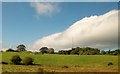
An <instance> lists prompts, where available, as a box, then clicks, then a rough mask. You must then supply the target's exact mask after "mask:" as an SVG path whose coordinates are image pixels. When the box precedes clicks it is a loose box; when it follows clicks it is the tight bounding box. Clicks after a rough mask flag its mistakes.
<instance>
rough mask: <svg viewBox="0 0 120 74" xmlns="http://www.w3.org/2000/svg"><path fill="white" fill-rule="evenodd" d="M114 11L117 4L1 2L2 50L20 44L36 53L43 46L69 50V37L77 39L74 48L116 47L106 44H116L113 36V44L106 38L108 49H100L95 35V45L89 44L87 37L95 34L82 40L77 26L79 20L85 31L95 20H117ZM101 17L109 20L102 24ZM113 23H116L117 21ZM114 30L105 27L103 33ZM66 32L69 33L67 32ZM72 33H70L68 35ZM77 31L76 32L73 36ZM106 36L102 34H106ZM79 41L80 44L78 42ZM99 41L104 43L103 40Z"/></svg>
mask: <svg viewBox="0 0 120 74" xmlns="http://www.w3.org/2000/svg"><path fill="white" fill-rule="evenodd" d="M114 10H118V5H117V2H101V3H100V2H52V3H43V2H4V3H2V44H3V48H9V47H12V48H15V47H16V46H17V45H19V44H25V45H26V46H27V48H28V50H37V49H39V48H40V47H42V46H48V47H53V48H55V49H56V50H59V49H67V48H70V47H71V40H72V39H71V37H73V35H74V37H73V38H74V40H75V39H76V42H75V46H95V47H97V46H96V45H98V48H102V49H103V48H104V49H105V48H111V49H112V48H117V47H116V45H113V46H112V45H110V44H112V43H109V42H113V44H115V43H117V42H116V40H114V39H116V38H117V35H116V34H115V35H116V37H115V38H114V39H113V40H114V41H110V40H111V39H112V37H109V38H111V39H109V38H108V42H105V44H106V45H107V46H102V45H101V44H102V43H100V41H97V40H98V39H99V38H98V37H96V36H95V38H94V39H96V41H93V42H96V43H98V44H95V45H94V44H93V45H90V44H91V43H90V44H88V43H89V42H90V41H91V42H92V40H93V38H91V37H90V36H94V35H96V34H95V33H93V34H90V33H91V32H87V35H88V34H90V35H88V36H85V37H86V38H84V37H82V36H83V35H84V34H83V33H84V32H82V33H81V31H79V30H81V29H83V28H81V27H82V26H81V25H79V23H81V22H82V21H83V23H82V25H85V26H87V24H88V26H87V27H86V28H84V29H83V30H85V31H87V30H89V28H88V27H90V28H93V27H92V26H93V24H95V23H94V20H100V21H95V22H96V23H98V24H100V22H103V23H105V22H107V21H108V22H110V21H111V19H110V20H109V16H108V15H110V16H111V17H112V16H113V20H115V19H116V17H114V16H116V14H117V13H116V11H114ZM107 13H108V15H107ZM112 13H114V14H112ZM105 14H106V15H105ZM99 17H100V18H99ZM102 18H103V19H108V20H107V21H104V20H102V21H101V19H102ZM84 19H85V20H86V21H91V22H92V24H90V25H89V23H86V21H85V20H84ZM76 22H78V25H77V26H76V27H73V29H70V28H71V26H73V25H74V24H75V23H76ZM91 22H90V23H91ZM114 22H115V23H116V21H114ZM110 24H111V23H110ZM113 25H114V24H111V25H110V26H111V27H113ZM102 26H105V27H106V28H105V29H107V27H108V25H104V24H103V25H102ZM83 27H84V26H83ZM98 27H99V26H98ZM116 27H117V25H115V27H113V28H114V29H116ZM100 28H104V27H100ZM77 29H78V30H77ZM114 29H111V28H108V30H105V32H106V33H108V32H107V31H109V30H111V31H112V30H114ZM67 30H68V31H69V30H70V31H69V32H67V33H66V31H67ZM71 30H73V31H72V32H71ZM93 30H94V28H93ZM76 31H77V32H78V33H76ZM95 31H98V33H97V34H98V35H101V34H100V33H101V32H100V31H101V30H95ZM85 33H86V32H85ZM106 33H105V34H104V35H106ZM114 33H117V30H115V32H114ZM114 33H113V34H114ZM77 34H78V36H77ZM52 35H53V36H52ZM80 36H81V37H80ZM108 36H109V35H108ZM67 37H68V40H67ZM76 37H77V38H76ZM78 37H79V38H78ZM81 39H82V40H83V41H81ZM87 39H88V40H87ZM101 39H102V40H104V39H106V38H101ZM51 40H52V41H51ZM84 40H87V41H89V42H87V41H84ZM64 43H65V44H64ZM82 44H83V45H82ZM99 45H100V46H99ZM110 46H111V47H110Z"/></svg>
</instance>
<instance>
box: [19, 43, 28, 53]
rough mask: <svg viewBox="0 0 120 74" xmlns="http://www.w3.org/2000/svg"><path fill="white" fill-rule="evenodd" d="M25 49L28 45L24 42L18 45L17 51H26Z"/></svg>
mask: <svg viewBox="0 0 120 74" xmlns="http://www.w3.org/2000/svg"><path fill="white" fill-rule="evenodd" d="M25 49H26V47H25V45H23V44H21V45H18V46H17V51H18V52H21V51H26V50H25Z"/></svg>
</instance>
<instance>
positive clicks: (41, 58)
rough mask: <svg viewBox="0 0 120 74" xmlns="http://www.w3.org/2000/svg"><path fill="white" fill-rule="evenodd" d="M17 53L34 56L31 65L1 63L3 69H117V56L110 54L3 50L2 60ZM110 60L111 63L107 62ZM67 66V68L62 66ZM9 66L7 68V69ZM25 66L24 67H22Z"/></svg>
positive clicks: (22, 56)
mask: <svg viewBox="0 0 120 74" xmlns="http://www.w3.org/2000/svg"><path fill="white" fill-rule="evenodd" d="M15 54H18V55H20V57H21V58H22V59H23V58H24V57H26V56H30V57H32V58H34V64H38V65H32V66H24V65H3V71H9V70H10V71H12V70H13V69H10V68H14V71H20V72H25V71H28V72H31V71H32V72H34V71H37V70H38V69H39V68H43V69H44V70H46V71H55V72H61V71H62V72H65V71H67V72H68V71H72V72H74V71H75V72H79V71H80V72H81V71H88V72H89V71H93V72H94V71H98V72H99V71H108V72H109V71H111V72H114V71H117V70H118V56H110V55H59V54H45V55H41V54H34V53H26V52H19V53H18V52H3V53H2V61H4V62H8V63H10V58H11V57H12V56H13V55H15ZM109 62H112V63H113V65H111V66H108V65H107V64H108V63H109ZM64 66H68V68H66V67H64ZM8 68H9V69H8ZM24 68H25V69H24ZM18 69H20V70H18Z"/></svg>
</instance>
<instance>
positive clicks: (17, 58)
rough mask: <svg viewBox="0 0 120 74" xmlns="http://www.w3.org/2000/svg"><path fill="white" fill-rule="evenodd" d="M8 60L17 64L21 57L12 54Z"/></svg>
mask: <svg viewBox="0 0 120 74" xmlns="http://www.w3.org/2000/svg"><path fill="white" fill-rule="evenodd" d="M10 61H11V62H12V63H13V64H15V65H19V64H20V62H21V61H22V59H21V58H20V56H19V55H14V56H13V57H12V58H11V59H10Z"/></svg>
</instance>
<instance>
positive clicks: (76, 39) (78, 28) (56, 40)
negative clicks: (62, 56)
mask: <svg viewBox="0 0 120 74" xmlns="http://www.w3.org/2000/svg"><path fill="white" fill-rule="evenodd" d="M72 38H73V44H74V46H81V47H85V46H91V47H97V48H102V49H104V48H117V47H118V45H117V44H118V10H112V11H110V12H108V13H106V14H104V15H100V16H90V17H85V18H83V19H82V20H79V21H77V22H76V23H74V24H73V25H72V26H70V27H69V28H68V29H66V30H65V31H64V32H60V33H56V34H52V35H49V36H46V37H43V38H42V39H39V40H37V41H36V42H35V43H34V44H33V49H39V48H40V47H42V46H47V47H53V48H55V49H57V50H58V49H67V48H71V45H72Z"/></svg>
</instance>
